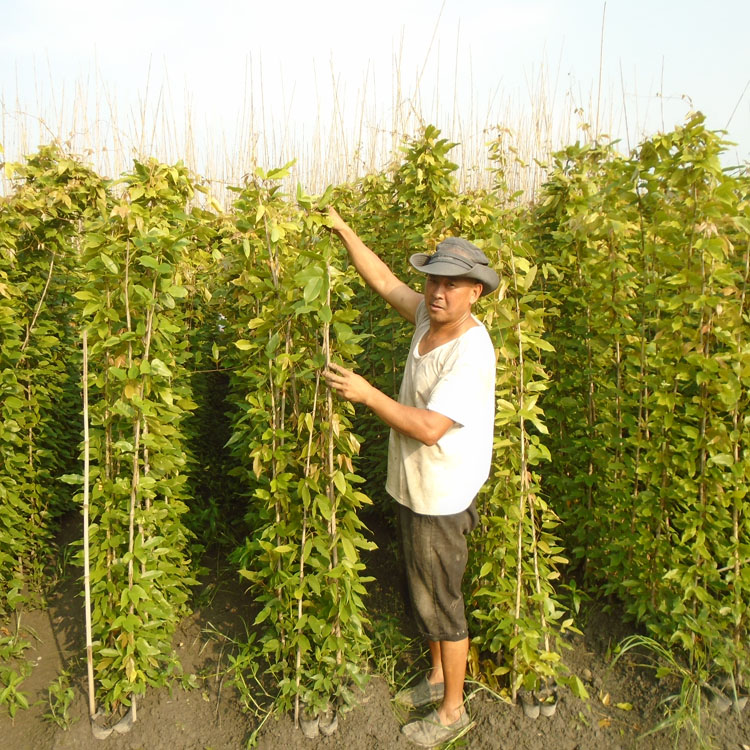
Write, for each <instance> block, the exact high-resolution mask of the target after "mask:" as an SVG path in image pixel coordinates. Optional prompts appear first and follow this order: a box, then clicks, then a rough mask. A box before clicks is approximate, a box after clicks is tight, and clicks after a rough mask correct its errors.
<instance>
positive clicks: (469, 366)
mask: <svg viewBox="0 0 750 750" xmlns="http://www.w3.org/2000/svg"><path fill="white" fill-rule="evenodd" d="M474 320H475V321H476V322H477V323H478V324H479V325H476V326H474V327H473V328H470V329H469V330H468V331H466V332H465V333H463V334H461V336H459V337H458V338H456V339H453V340H452V341H448V342H447V343H445V344H442V345H441V346H438V347H436V348H435V349H433V350H432V351H430V352H427V354H425V355H424V356H421V355H420V354H419V342H420V341H421V340H422V337H423V336H424V334H425V333H427V331H428V330H429V327H430V318H429V315H428V313H427V310H426V308H425V304H424V301H423V302H420V304H419V307H418V308H417V313H416V330H415V331H414V336H413V337H412V340H411V349H410V350H409V356H408V358H407V360H406V367H405V369H404V378H403V380H402V381H401V389H400V391H399V397H398V400H399V403H401V404H405V405H406V406H416V407H418V408H420V409H430V410H431V411H436V412H438V413H439V414H443V415H444V416H446V417H449V418H450V419H452V420H453V421H454V422H455V424H453V425H452V426H451V427H450V428H449V429H448V431H447V432H446V433H445V435H443V437H441V438H440V440H438V442H437V443H436V444H435V445H432V446H429V445H425V444H424V443H422V442H420V441H419V440H416V439H414V438H409V437H406V436H405V435H402V434H401V433H400V432H397V431H396V430H391V434H390V438H389V442H388V479H387V480H386V485H385V488H386V491H387V492H388V493H389V494H390V495H391V496H392V497H393V498H394V499H395V500H396V501H397V502H399V503H401V504H402V505H406V506H407V507H409V508H411V509H412V510H413V511H414V512H415V513H420V514H424V515H432V516H444V515H450V514H452V513H460V512H461V511H462V510H465V509H466V508H468V507H469V505H470V504H471V501H472V500H473V499H474V497H475V495H476V494H477V492H479V490H480V488H481V487H482V485H483V484H484V482H485V481H486V480H487V477H488V476H489V471H490V462H491V458H492V434H493V429H494V421H495V365H496V360H495V350H494V347H493V346H492V341H491V340H490V337H489V334H488V333H487V330H486V329H485V327H484V326H483V325H482V324H481V323H480V322H479V321H478V320H477V319H476V318H474Z"/></svg>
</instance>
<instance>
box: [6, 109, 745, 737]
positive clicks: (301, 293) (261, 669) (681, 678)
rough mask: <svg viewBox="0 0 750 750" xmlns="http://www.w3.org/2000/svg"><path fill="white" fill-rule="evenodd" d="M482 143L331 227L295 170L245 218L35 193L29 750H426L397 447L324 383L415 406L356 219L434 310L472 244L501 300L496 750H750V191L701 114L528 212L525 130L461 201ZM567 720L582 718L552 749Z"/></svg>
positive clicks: (15, 536) (162, 169)
mask: <svg viewBox="0 0 750 750" xmlns="http://www.w3.org/2000/svg"><path fill="white" fill-rule="evenodd" d="M453 146H454V144H451V143H449V142H447V141H446V140H445V139H443V138H442V137H441V134H440V133H439V132H438V131H437V130H436V129H435V128H432V127H426V128H425V129H424V130H423V131H421V132H420V133H419V134H418V135H417V136H415V137H412V138H408V139H406V140H405V142H404V144H403V148H402V149H401V151H400V152H399V153H397V154H394V156H393V161H392V163H391V165H390V166H389V167H388V168H387V169H385V170H383V171H382V172H378V173H375V174H368V175H365V176H363V177H362V178H360V179H359V180H357V181H356V182H353V183H351V184H343V185H336V186H332V187H330V188H328V190H327V191H326V192H325V194H324V195H319V196H309V195H307V194H306V192H305V190H304V187H303V186H298V187H297V189H296V191H294V190H291V191H290V190H289V189H288V184H287V183H288V181H287V175H288V170H289V165H286V166H281V167H278V168H274V169H270V170H262V169H258V170H257V171H256V172H255V173H254V174H253V175H248V176H247V178H246V180H245V183H244V184H243V185H238V186H237V187H236V188H233V189H232V191H231V192H232V193H233V194H234V196H235V199H234V203H233V204H232V205H231V206H228V207H226V208H225V209H224V210H221V209H220V207H219V206H218V205H217V204H216V203H215V201H212V200H211V199H210V195H209V194H208V191H207V188H206V187H205V186H204V184H203V183H202V181H201V178H200V177H199V176H196V175H193V174H190V173H189V171H188V170H187V169H186V168H185V167H184V166H183V165H181V164H173V165H166V164H161V163H159V162H157V161H155V160H144V161H142V162H141V161H138V162H135V164H134V166H133V170H132V171H131V172H129V173H127V174H123V175H121V176H119V177H118V178H117V179H115V180H108V179H105V178H103V177H101V176H99V175H97V174H96V173H95V172H94V171H93V170H91V169H90V168H89V167H88V166H87V165H86V163H85V162H84V161H83V160H82V159H79V158H77V157H75V156H74V155H70V154H66V153H65V152H64V151H62V150H61V149H60V148H59V147H58V146H56V145H54V144H51V145H47V146H43V147H41V148H40V149H39V151H38V152H37V153H35V154H31V155H29V156H28V157H27V158H26V160H25V161H24V162H23V163H22V164H17V165H5V168H6V172H7V173H8V174H10V175H11V178H12V186H13V189H12V191H11V192H10V193H9V194H8V195H7V196H5V197H4V198H2V199H0V412H1V413H2V422H1V426H0V456H1V460H0V611H1V612H2V614H3V621H2V622H3V625H2V631H0V711H1V712H3V714H4V715H3V716H2V718H0V722H2V723H1V724H0V727H1V728H2V729H3V736H7V737H12V738H15V739H14V740H13V741H14V742H15V743H16V744H15V745H13V746H17V747H55V748H65V747H87V746H88V744H92V745H93V744H96V743H97V742H99V740H96V739H95V738H94V737H93V732H92V727H91V725H90V722H89V720H88V716H89V715H91V716H94V715H96V716H97V721H96V722H95V724H94V727H95V730H96V732H98V733H99V734H108V735H109V736H108V739H107V741H108V742H109V743H110V744H111V745H112V746H115V747H128V748H130V747H134V748H135V747H149V748H155V747H175V746H177V747H196V748H197V747H201V748H203V747H241V746H245V745H246V744H247V745H253V744H257V746H259V747H277V746H279V745H281V744H286V745H288V746H291V747H296V746H300V747H301V746H304V743H306V742H307V743H309V742H310V741H309V740H305V739H304V738H303V737H302V734H301V733H300V731H299V729H297V728H295V726H296V724H297V723H298V722H299V720H300V719H301V718H304V717H308V716H310V717H313V718H315V719H316V720H317V719H318V718H319V717H322V719H321V720H325V719H330V717H331V716H336V717H337V718H338V722H339V723H338V729H337V730H336V731H335V732H334V733H333V734H331V736H330V737H322V738H321V739H319V740H317V742H318V744H319V746H321V747H341V746H344V745H346V746H351V747H353V748H359V747H362V748H364V747H373V746H375V747H400V746H402V745H403V746H405V740H404V739H403V738H401V736H400V735H399V733H398V730H399V721H400V720H402V719H403V718H405V717H404V716H401V715H399V712H398V710H397V709H395V708H394V707H393V706H392V704H391V702H390V698H389V696H390V695H392V694H393V692H394V691H395V689H397V687H398V685H399V684H403V682H404V681H405V680H407V679H409V678H410V677H412V676H413V675H414V674H415V672H418V671H419V670H420V669H423V668H424V667H425V665H426V663H425V662H424V655H423V654H422V653H421V650H420V649H421V646H420V645H419V644H418V642H417V641H416V639H415V638H414V633H413V632H412V626H411V625H410V620H409V618H408V613H407V612H406V611H405V606H404V603H403V601H402V597H401V589H400V585H399V581H400V574H399V566H398V552H397V545H396V544H395V543H394V539H395V538H396V529H395V522H394V513H393V508H392V503H391V501H389V500H388V498H387V497H385V494H384V491H383V486H382V485H383V478H384V475H385V470H384V467H385V461H386V454H385V450H386V444H387V431H386V430H385V429H384V427H383V426H382V424H381V423H379V422H378V421H377V420H376V419H374V418H373V417H371V416H370V415H368V414H366V413H364V412H363V411H362V410H361V409H359V408H358V409H355V408H354V407H353V406H352V405H351V404H348V403H345V402H342V401H339V400H337V399H335V398H334V397H332V395H331V393H330V392H329V391H328V390H327V389H326V387H325V384H324V381H323V380H322V378H321V371H322V369H323V368H324V367H325V365H326V364H327V363H328V362H330V361H336V362H340V363H343V364H344V365H346V366H348V367H352V368H354V369H356V370H357V371H358V372H360V373H362V374H363V375H365V376H366V377H368V379H370V380H371V382H373V383H374V384H376V385H377V386H378V387H379V388H381V389H382V390H383V391H385V392H386V393H389V394H392V395H395V394H396V393H397V391H398V384H399V379H400V372H401V367H402V365H403V362H404V361H405V358H406V351H407V350H408V341H409V332H408V330H407V329H406V328H405V327H404V325H402V323H401V321H400V320H399V319H398V317H397V316H396V315H395V313H394V312H393V311H390V310H387V309H385V308H384V307H383V305H382V304H381V303H380V302H379V300H377V299H375V298H374V297H373V295H372V294H371V293H370V292H369V290H368V289H367V288H366V287H364V286H363V284H362V283H361V281H360V280H359V278H358V276H357V275H356V273H355V271H354V270H353V269H352V268H350V267H348V265H347V263H346V260H345V258H346V256H345V253H344V251H343V249H342V248H341V246H340V244H339V243H338V241H337V240H336V239H335V238H334V237H333V236H332V235H331V233H330V230H329V229H328V228H327V222H328V219H327V214H326V211H325V209H326V207H327V206H328V205H334V206H335V207H336V208H337V210H338V211H339V212H340V213H341V214H342V216H344V217H345V218H346V219H347V221H349V222H350V223H351V224H352V226H353V227H354V228H355V229H356V230H357V232H358V233H359V234H360V236H362V238H363V239H364V240H365V241H366V242H367V243H368V244H369V245H370V246H371V247H373V248H374V249H375V250H376V251H377V252H378V253H379V254H380V255H381V257H383V259H384V260H385V261H386V262H387V263H388V264H389V265H390V266H391V267H392V268H393V269H394V271H395V272H396V273H397V275H399V276H400V277H401V278H403V279H405V280H409V281H412V282H413V281H414V278H413V277H412V276H411V274H410V272H409V271H408V264H407V262H406V259H407V258H408V256H409V255H410V254H411V253H412V252H415V248H417V249H420V248H426V249H427V250H431V249H433V248H434V247H435V245H436V244H437V243H438V242H439V241H440V240H441V239H443V238H444V237H445V236H446V235H461V236H465V237H468V238H471V239H472V240H473V241H475V242H476V243H477V244H478V245H480V246H481V247H482V248H483V250H484V252H485V254H486V255H487V256H488V257H489V258H490V259H491V263H492V264H493V265H494V266H495V267H496V268H497V269H498V272H499V274H500V276H501V285H500V288H499V290H498V291H497V292H496V293H494V294H492V295H489V296H488V297H487V298H485V299H484V300H483V301H482V302H481V303H480V305H479V308H478V311H477V314H478V315H479V316H480V317H481V318H482V319H483V320H484V322H485V325H486V326H487V329H488V331H489V333H490V335H491V337H492V339H493V341H494V343H495V348H496V352H497V355H498V367H497V386H496V396H497V399H496V403H497V413H496V420H495V444H494V455H493V464H492V470H491V476H490V479H489V481H488V482H487V484H486V485H485V487H484V489H483V490H482V492H481V493H480V495H479V497H478V499H477V507H478V510H479V513H480V526H479V528H478V529H477V530H476V531H475V532H474V534H473V535H472V538H471V540H470V561H469V567H468V570H467V576H466V600H467V608H468V615H469V627H470V632H471V637H472V641H471V650H470V655H469V673H470V680H471V682H470V684H469V692H470V693H471V694H472V697H471V699H470V702H469V705H470V709H471V712H472V714H473V715H474V717H475V720H476V726H475V727H474V729H473V730H472V732H471V733H470V734H469V735H467V737H466V739H465V740H459V743H461V742H465V743H466V746H467V747H476V748H484V747H487V748H490V747H497V746H498V741H503V742H513V743H514V745H515V746H517V747H529V748H532V747H539V746H540V744H544V745H545V746H546V745H548V744H549V745H550V746H552V745H553V744H554V745H559V746H560V747H563V748H568V747H569V748H571V749H572V748H575V747H581V748H583V747H591V746H597V747H603V748H612V749H614V748H617V747H620V748H630V747H638V748H646V749H650V748H657V747H666V746H669V745H670V743H672V742H673V741H676V742H677V743H678V744H677V746H678V747H698V746H700V744H701V743H706V744H708V743H713V744H714V746H715V747H727V748H729V747H732V748H738V747H743V746H746V745H747V744H750V739H749V737H748V734H747V725H746V716H745V714H743V713H742V711H741V708H742V707H743V706H744V702H745V699H746V694H747V685H748V678H749V677H750V674H749V673H748V669H749V667H750V660H749V659H748V590H749V589H750V573H748V569H747V562H748V560H750V544H749V543H748V533H747V532H748V512H747V511H748V510H750V505H749V504H748V499H747V482H748V477H749V476H750V456H749V455H748V451H747V440H748V420H749V419H750V417H747V408H746V406H747V402H748V396H749V391H748V385H750V343H748V342H749V341H750V336H748V333H750V329H749V328H748V311H747V305H748V301H747V291H748V279H749V278H750V212H749V211H748V197H749V196H750V177H749V176H748V173H747V171H746V170H745V171H743V170H739V169H738V170H723V169H722V167H721V164H720V158H719V157H720V155H721V153H722V149H723V143H722V141H721V138H720V135H719V134H717V133H713V132H710V131H707V130H706V129H705V127H704V123H703V118H702V116H701V115H694V116H692V117H691V118H690V119H689V120H688V121H687V122H686V123H685V124H684V125H682V126H680V127H677V128H675V130H674V131H672V132H669V133H662V134H658V135H655V136H653V137H652V138H650V139H648V140H646V141H644V142H643V143H641V144H640V145H639V146H638V147H637V148H636V149H635V150H634V151H633V152H632V153H631V154H630V155H628V156H623V155H621V154H619V153H618V152H616V151H615V150H614V148H613V147H612V146H610V145H607V144H601V143H585V144H581V143H576V144H573V145H571V146H569V147H568V148H566V149H564V150H562V151H560V152H558V153H556V154H555V155H554V156H553V157H552V158H551V161H550V163H549V164H548V165H547V178H546V181H545V183H544V185H543V186H542V187H541V188H540V190H539V191H538V193H537V195H536V199H535V201H534V202H533V204H529V203H526V202H524V201H522V200H521V199H520V197H519V196H518V195H516V194H511V193H510V192H509V190H508V187H507V182H506V179H505V175H506V174H507V171H508V170H509V168H510V165H511V162H512V160H513V148H512V144H511V143H509V142H508V136H507V134H505V133H503V132H499V133H498V134H497V137H496V138H495V139H494V140H493V141H491V142H490V143H489V144H488V151H489V156H490V162H491V164H492V165H493V166H492V170H491V171H492V177H493V185H492V187H491V188H486V189H485V188H483V189H475V190H467V191H464V192H459V191H458V189H457V184H456V180H455V170H456V165H455V164H453V163H452V162H451V160H450V152H451V150H452V148H453ZM638 665H641V666H638ZM544 695H551V696H552V698H551V699H550V700H551V701H553V702H551V703H549V704H546V705H547V706H550V707H552V708H553V709H554V715H553V716H551V717H539V718H538V719H530V718H527V717H526V716H525V715H524V712H523V710H522V709H521V707H520V704H521V700H522V699H529V698H530V699H532V700H534V699H537V700H538V699H539V698H540V697H541V696H544ZM555 697H556V700H557V703H554V700H555ZM39 699H42V702H43V704H44V705H39V704H37V703H36V701H37V700H39ZM724 701H725V703H724ZM543 707H544V706H543ZM726 707H728V709H727V710H726V711H725V712H724V713H720V712H719V711H720V708H726ZM44 714H48V717H47V718H46V719H44V718H43V716H44ZM134 714H135V721H133V718H134ZM73 719H77V721H72V720H73ZM71 722H72V723H71ZM660 722H664V726H663V728H662V729H661V730H660V731H659V732H658V733H656V734H649V735H647V736H644V737H641V735H642V734H643V732H646V731H648V730H649V729H652V728H654V727H655V726H656V725H657V724H659V723H660ZM67 725H69V726H67ZM64 727H65V728H64ZM113 727H116V731H115V732H114V733H110V730H111V729H112V728H113ZM119 729H129V731H127V733H123V734H120V733H119V731H117V730H119ZM178 737H179V739H177V738H178ZM639 737H640V739H639Z"/></svg>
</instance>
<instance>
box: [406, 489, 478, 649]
mask: <svg viewBox="0 0 750 750" xmlns="http://www.w3.org/2000/svg"><path fill="white" fill-rule="evenodd" d="M398 508H399V522H400V529H401V549H402V551H403V555H404V565H405V567H406V580H407V582H408V585H409V596H410V598H411V603H412V607H413V609H414V618H415V620H416V623H417V628H418V629H419V631H420V633H421V634H422V635H423V636H424V637H426V638H427V639H428V640H430V641H461V640H463V639H464V638H467V637H468V635H469V631H468V628H467V625H466V614H465V612H464V597H463V593H462V591H461V580H462V578H463V574H464V570H465V569H466V562H467V560H468V556H469V555H468V549H467V545H466V536H467V535H468V534H469V533H470V532H471V531H472V529H474V528H475V527H476V525H477V523H478V522H479V516H478V515H477V509H476V504H475V501H472V503H471V505H470V506H469V507H468V508H467V509H466V510H463V511H461V512H460V513H455V514H453V515H450V516H424V515H421V514H419V513H415V512H414V511H413V510H411V509H410V508H407V507H406V506H404V505H399V506H398Z"/></svg>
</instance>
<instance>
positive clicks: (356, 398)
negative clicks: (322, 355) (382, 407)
mask: <svg viewBox="0 0 750 750" xmlns="http://www.w3.org/2000/svg"><path fill="white" fill-rule="evenodd" d="M331 210H332V209H331ZM323 377H324V378H325V379H326V383H328V387H329V388H332V389H333V390H334V391H336V393H337V394H338V395H339V396H340V397H341V398H344V399H346V400H347V401H352V402H353V403H355V404H365V403H367V398H368V396H369V395H370V394H371V392H372V391H373V387H372V386H371V385H370V384H369V383H368V382H367V381H366V380H365V379H364V378H363V377H362V376H361V375H357V373H356V372H352V371H351V370H347V369H346V368H345V367H342V366H341V365H337V364H335V363H334V362H331V363H330V365H329V366H328V369H327V370H325V371H324V372H323Z"/></svg>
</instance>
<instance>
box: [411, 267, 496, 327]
mask: <svg viewBox="0 0 750 750" xmlns="http://www.w3.org/2000/svg"><path fill="white" fill-rule="evenodd" d="M481 293H482V285H481V284H480V283H479V282H478V281H475V280H474V279H467V278H464V277H463V276H433V275H428V276H427V280H426V281H425V285H424V301H425V305H426V306H427V312H428V314H429V316H430V320H433V321H435V322H436V323H451V322H453V321H458V320H460V319H461V318H463V317H465V316H466V315H467V314H468V313H470V312H471V306H472V305H473V304H474V303H475V302H476V301H477V300H478V299H479V296H480V295H481Z"/></svg>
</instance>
